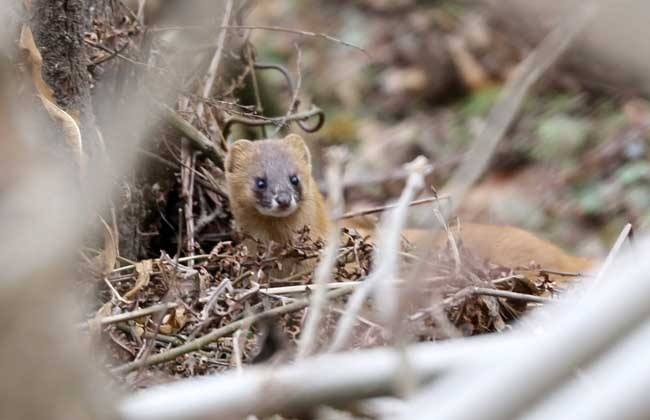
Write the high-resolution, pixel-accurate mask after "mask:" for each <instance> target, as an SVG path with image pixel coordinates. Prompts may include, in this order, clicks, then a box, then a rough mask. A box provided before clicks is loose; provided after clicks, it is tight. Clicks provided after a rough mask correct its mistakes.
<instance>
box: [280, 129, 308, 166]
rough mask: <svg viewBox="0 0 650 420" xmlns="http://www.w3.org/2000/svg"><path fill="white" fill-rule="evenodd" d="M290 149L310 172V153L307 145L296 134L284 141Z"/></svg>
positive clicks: (290, 135)
mask: <svg viewBox="0 0 650 420" xmlns="http://www.w3.org/2000/svg"><path fill="white" fill-rule="evenodd" d="M283 141H285V142H286V143H287V144H288V145H289V147H291V149H293V150H294V151H295V152H296V153H297V154H298V156H300V158H301V159H302V160H303V162H304V163H305V165H307V168H309V170H311V153H310V152H309V148H308V147H307V143H305V141H304V140H303V139H302V137H300V136H299V135H298V134H289V135H288V136H286V137H285V138H284V140H283Z"/></svg>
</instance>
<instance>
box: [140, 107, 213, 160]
mask: <svg viewBox="0 0 650 420" xmlns="http://www.w3.org/2000/svg"><path fill="white" fill-rule="evenodd" d="M152 103H153V105H154V107H155V108H156V110H157V111H159V112H160V113H161V115H162V116H163V118H164V119H165V120H166V121H167V123H169V124H170V125H171V126H172V127H174V128H175V129H176V130H178V131H179V132H180V133H181V134H183V136H184V137H187V139H188V140H189V141H191V142H192V146H193V147H194V148H196V149H198V150H200V151H201V152H203V153H205V155H206V156H207V157H209V158H210V159H211V160H212V161H213V162H214V163H215V164H216V165H217V166H218V167H220V168H223V161H224V159H223V153H221V152H220V151H219V149H218V148H217V147H216V146H215V144H214V143H213V142H212V141H211V140H210V139H209V138H208V137H207V136H206V135H205V134H203V133H202V132H200V131H199V130H198V129H196V128H195V127H194V126H193V125H192V124H190V123H189V122H187V121H185V120H184V119H183V117H181V116H180V115H178V113H177V112H176V111H174V110H173V109H171V108H170V107H168V106H167V105H164V104H161V103H159V102H155V101H152Z"/></svg>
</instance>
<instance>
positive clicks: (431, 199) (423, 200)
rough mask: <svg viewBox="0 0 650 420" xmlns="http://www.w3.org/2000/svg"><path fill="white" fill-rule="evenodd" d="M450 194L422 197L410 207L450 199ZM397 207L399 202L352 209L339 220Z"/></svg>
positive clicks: (410, 204) (411, 203)
mask: <svg viewBox="0 0 650 420" xmlns="http://www.w3.org/2000/svg"><path fill="white" fill-rule="evenodd" d="M449 199H450V197H449V196H435V197H427V198H421V199H419V200H413V201H411V202H410V203H409V205H408V206H409V207H413V206H419V205H421V204H428V203H432V202H434V201H441V200H449ZM396 207H397V204H389V205H386V206H378V207H371V208H369V209H361V210H355V211H351V212H348V213H345V214H344V215H342V216H341V217H339V218H338V219H337V220H343V219H350V218H352V217H358V216H367V215H369V214H374V213H382V212H384V211H386V210H391V209H394V208H396Z"/></svg>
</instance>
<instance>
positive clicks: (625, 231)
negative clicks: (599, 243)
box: [593, 223, 632, 284]
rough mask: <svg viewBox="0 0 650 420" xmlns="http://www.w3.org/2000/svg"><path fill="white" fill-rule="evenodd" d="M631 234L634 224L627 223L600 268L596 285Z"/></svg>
mask: <svg viewBox="0 0 650 420" xmlns="http://www.w3.org/2000/svg"><path fill="white" fill-rule="evenodd" d="M630 232H632V224H631V223H627V224H625V226H624V227H623V230H621V233H619V234H618V238H616V242H614V246H612V249H611V250H610V251H609V254H607V258H605V262H604V263H603V265H602V267H600V270H599V271H598V274H597V275H596V278H595V279H594V281H593V283H594V284H597V283H599V282H600V280H601V279H602V278H603V277H604V276H605V275H606V274H607V270H609V267H610V266H611V265H612V263H613V262H614V259H615V258H616V256H617V255H618V253H619V252H620V250H621V247H622V246H623V243H625V240H626V239H627V238H628V236H630Z"/></svg>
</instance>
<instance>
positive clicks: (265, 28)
mask: <svg viewBox="0 0 650 420" xmlns="http://www.w3.org/2000/svg"><path fill="white" fill-rule="evenodd" d="M221 29H259V30H262V31H274V32H285V33H289V34H295V35H302V36H308V37H313V38H322V39H326V40H328V41H331V42H334V43H337V44H341V45H345V46H346V47H350V48H354V49H355V50H358V51H361V52H362V53H363V54H365V55H366V57H368V58H370V54H369V53H368V51H366V50H365V49H363V48H361V47H360V46H358V45H354V44H352V43H350V42H347V41H343V40H341V39H339V38H335V37H333V36H331V35H327V34H324V33H322V32H310V31H302V30H299V29H291V28H283V27H280V26H252V25H230V26H222V27H221Z"/></svg>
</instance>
